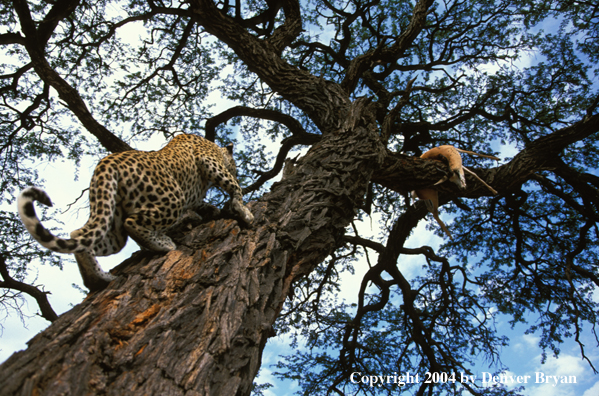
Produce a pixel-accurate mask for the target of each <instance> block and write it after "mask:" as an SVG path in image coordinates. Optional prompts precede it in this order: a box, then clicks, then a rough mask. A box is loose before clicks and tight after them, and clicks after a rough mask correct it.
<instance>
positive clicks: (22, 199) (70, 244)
mask: <svg viewBox="0 0 599 396" xmlns="http://www.w3.org/2000/svg"><path fill="white" fill-rule="evenodd" d="M34 201H38V202H40V203H42V204H44V205H46V206H52V201H50V197H49V196H48V194H46V192H45V191H44V190H42V189H39V188H37V187H29V188H26V189H25V190H23V191H21V193H20V194H19V197H18V198H17V207H18V209H19V216H20V217H21V221H22V222H23V224H24V225H25V228H27V231H29V233H30V234H31V236H32V237H33V238H34V239H35V240H36V241H38V242H39V243H40V244H41V245H42V246H43V247H45V248H47V249H50V250H53V251H55V252H58V253H79V252H83V251H84V250H86V248H87V247H86V246H85V245H84V244H82V243H81V241H79V240H78V239H62V238H59V237H57V236H54V235H52V233H51V232H50V231H48V230H47V229H46V228H45V227H44V226H43V225H42V223H41V221H40V219H38V217H37V214H36V213H35V208H34V206H33V202H34Z"/></svg>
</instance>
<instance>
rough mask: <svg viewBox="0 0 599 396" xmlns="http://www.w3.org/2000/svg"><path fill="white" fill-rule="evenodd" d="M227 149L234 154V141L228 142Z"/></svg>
mask: <svg viewBox="0 0 599 396" xmlns="http://www.w3.org/2000/svg"><path fill="white" fill-rule="evenodd" d="M226 148H227V151H228V152H229V154H231V155H233V143H229V144H227V147H226Z"/></svg>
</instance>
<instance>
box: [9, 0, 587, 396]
mask: <svg viewBox="0 0 599 396" xmlns="http://www.w3.org/2000/svg"><path fill="white" fill-rule="evenodd" d="M0 21H1V25H2V30H1V31H0V48H1V50H2V63H1V65H0V68H1V69H2V70H1V79H0V95H1V96H2V102H1V103H0V108H1V109H0V160H1V166H2V168H1V172H2V176H1V183H2V185H1V187H2V188H1V190H0V202H1V203H2V206H1V207H0V210H1V212H0V216H1V217H0V229H1V234H2V236H3V237H2V238H1V239H0V275H1V277H2V279H1V280H0V287H2V288H3V295H2V297H0V298H1V299H0V302H1V303H2V306H1V309H4V310H11V309H13V307H14V306H15V304H16V306H18V304H17V303H16V302H15V301H16V300H15V299H18V298H22V295H23V293H25V294H29V295H30V296H32V297H34V298H35V299H36V300H37V301H38V303H39V305H40V312H41V314H42V315H43V316H44V317H45V318H46V319H48V320H50V321H54V320H56V314H55V313H54V312H53V311H52V308H51V307H50V305H49V303H48V300H47V298H46V296H45V293H44V292H43V291H42V290H41V289H40V288H39V287H35V286H33V285H32V284H30V283H31V280H30V278H28V276H29V275H28V274H29V273H30V272H31V270H32V266H33V265H38V263H47V264H50V265H60V263H61V259H63V257H59V256H57V255H56V254H53V253H51V252H47V251H45V250H43V249H42V248H41V246H39V245H38V244H37V243H35V242H34V241H33V240H32V239H30V238H29V236H28V235H27V234H26V233H24V229H23V227H22V225H21V224H20V222H19V221H18V216H17V214H16V210H15V208H14V200H15V196H16V194H17V193H18V191H19V190H20V189H22V188H24V187H26V186H28V185H40V184H42V182H43V181H42V180H41V178H40V175H39V174H38V172H37V171H36V167H35V165H36V164H38V163H40V162H42V161H54V160H57V159H62V158H66V159H69V160H71V161H74V163H76V164H77V163H78V162H79V161H80V160H81V159H82V158H83V157H84V156H88V155H93V156H96V157H97V156H98V155H99V154H105V153H109V152H118V151H123V150H129V149H131V148H132V147H136V145H137V144H138V143H139V142H142V141H145V140H148V139H149V138H150V137H153V136H163V137H164V138H165V139H169V138H170V137H172V136H173V135H174V134H176V133H178V132H180V131H184V132H186V133H197V134H200V135H203V136H205V137H206V138H208V139H210V140H213V141H217V142H219V143H220V144H221V145H223V144H224V143H225V142H229V141H234V142H235V143H236V159H237V165H238V168H239V174H240V181H241V182H242V184H243V185H244V187H245V188H244V193H245V194H246V199H247V200H249V201H252V204H253V205H254V206H253V208H254V210H256V211H258V212H260V213H261V216H262V217H260V218H263V219H264V220H261V221H263V222H262V223H261V222H260V221H258V223H257V225H256V226H255V227H257V229H259V230H262V231H260V232H258V234H257V236H256V238H257V239H256V240H258V239H259V238H267V237H266V236H265V235H267V234H266V233H265V231H264V230H265V229H266V228H260V227H267V226H266V225H264V224H266V223H265V222H267V223H268V227H270V228H268V229H270V230H273V231H272V235H276V238H275V237H274V236H273V237H272V238H273V239H272V241H271V240H268V241H269V242H268V245H267V246H268V249H267V250H268V253H269V254H272V257H271V258H270V259H269V260H270V261H268V262H269V263H270V262H272V263H277V262H278V261H277V260H279V261H280V262H284V264H285V265H286V267H284V268H286V269H285V270H284V271H283V272H282V274H281V275H280V277H281V279H280V280H281V286H280V287H281V288H282V289H281V290H282V292H281V293H280V294H277V296H282V300H280V301H273V302H272V304H273V306H275V307H278V308H277V309H279V310H281V309H282V311H281V314H280V315H278V314H273V316H272V317H273V318H276V319H277V321H276V323H275V324H274V327H275V329H276V331H277V333H278V334H285V333H289V334H291V335H292V336H293V337H294V342H297V343H299V342H302V345H304V346H306V345H307V348H302V349H301V350H300V351H299V352H298V353H296V354H294V355H293V356H287V357H286V358H284V359H282V360H281V362H280V363H279V365H278V372H279V375H280V376H281V377H283V378H292V379H296V380H298V381H299V383H300V386H301V389H302V392H304V394H326V393H329V394H354V393H359V394H380V392H388V393H389V394H392V393H394V392H396V391H397V390H396V388H384V389H383V390H381V389H378V388H377V389H373V388H371V387H369V385H368V384H364V383H361V382H352V381H350V376H351V374H352V373H353V372H363V373H369V374H370V373H387V372H393V371H396V372H407V371H410V372H419V373H423V372H427V371H429V372H464V373H467V372H470V371H471V370H472V368H473V366H474V365H475V364H477V363H476V362H477V361H478V360H480V359H481V358H483V359H487V360H488V361H490V362H497V361H498V360H499V358H500V349H501V347H502V346H504V345H506V343H507V342H508V340H507V339H506V337H504V336H502V335H501V334H499V333H498V332H497V330H496V329H495V327H494V317H495V315H507V316H508V317H509V318H510V320H511V321H512V323H513V324H517V323H523V324H525V325H526V326H527V329H528V331H530V332H532V333H534V334H537V335H539V336H540V339H541V342H540V346H541V347H542V348H543V349H544V350H546V351H548V352H552V353H555V354H557V353H559V348H560V344H561V343H562V342H563V341H564V340H565V339H567V338H572V339H574V340H575V341H576V342H578V344H579V346H580V354H581V357H582V358H584V359H586V361H587V363H588V364H589V365H591V367H592V368H593V370H594V371H595V372H596V370H595V368H596V367H597V366H596V365H597V362H594V361H592V360H591V358H590V355H589V353H588V350H589V348H594V347H596V346H599V337H598V335H597V332H596V328H595V324H596V323H597V321H598V318H597V312H598V308H599V306H598V303H597V298H596V296H597V294H596V293H597V287H598V286H599V271H598V267H597V259H596V257H597V254H598V253H599V249H598V242H599V229H598V228H597V221H598V220H599V190H598V189H599V176H597V169H598V161H599V154H598V153H597V148H598V142H597V139H598V138H599V134H598V133H597V132H598V131H599V114H597V113H598V111H597V110H598V106H599V84H598V73H599V3H597V2H592V1H572V0H568V1H566V0H556V1H553V2H546V1H532V0H531V1H521V0H507V1H500V2H499V1H478V0H477V1H472V0H448V1H437V2H434V1H432V0H418V1H399V0H372V1H356V0H306V1H302V2H300V1H297V0H264V1H259V0H248V1H241V0H235V1H228V0H227V1H210V0H190V1H185V2H176V1H168V0H166V1H159V0H147V1H144V0H123V1H120V0H101V1H95V2H84V1H80V0H53V1H46V0H36V1H27V0H13V1H2V2H1V3H0ZM221 98H222V99H226V100H227V103H231V106H230V108H229V109H227V110H225V111H219V112H215V111H214V110H213V108H214V102H215V101H216V100H219V99H221ZM273 145H274V147H276V148H277V149H278V151H277V152H275V153H271V152H269V148H268V147H273ZM440 145H453V146H455V147H458V148H460V149H464V150H469V151H473V152H477V153H485V154H493V155H499V156H500V157H502V161H501V162H500V163H497V162H494V161H492V160H489V159H481V158H476V157H469V156H468V155H463V160H464V164H465V165H466V166H467V167H468V168H470V169H472V170H473V171H474V172H475V173H476V174H477V175H478V177H480V178H481V179H482V180H484V181H485V182H486V183H488V184H489V185H491V186H492V187H493V189H495V190H496V191H497V194H493V193H492V192H491V191H490V190H489V189H488V188H487V187H485V186H484V185H483V184H482V183H480V182H479V181H477V180H476V178H474V177H472V176H469V175H467V184H466V188H465V189H460V188H458V187H457V186H455V185H454V184H453V183H449V182H445V183H441V184H438V185H436V186H434V188H435V189H436V190H437V191H438V192H439V201H440V205H441V207H442V210H441V212H442V213H441V215H442V217H444V218H445V219H446V221H447V223H448V225H449V228H450V229H451V232H452V234H453V239H451V240H450V239H446V240H445V242H444V243H443V245H442V246H441V248H440V249H438V250H437V251H435V250H434V249H432V248H430V247H428V246H421V247H408V245H406V241H407V239H408V237H409V236H410V235H411V234H412V233H413V231H414V229H415V227H416V226H417V225H418V224H419V223H420V222H422V221H427V219H430V216H429V215H428V211H427V207H426V205H425V204H424V202H421V201H416V200H414V199H413V198H411V196H410V192H411V191H413V190H418V189H422V188H429V187H431V186H433V185H434V183H435V182H437V181H438V180H439V179H441V178H443V177H444V176H446V175H447V173H448V168H447V165H446V164H445V163H443V162H439V161H434V160H426V159H421V158H419V157H420V155H422V154H423V153H424V152H425V151H427V150H428V149H430V148H432V147H436V146H440ZM157 148H158V147H157ZM298 150H302V151H298ZM74 195H78V192H77V194H74ZM220 198H221V197H220V196H218V195H216V196H215V197H214V200H215V202H219V201H220ZM252 204H250V205H252ZM260 205H264V206H260ZM258 207H259V208H261V209H256V208H258ZM368 217H370V218H372V219H376V221H377V223H378V224H379V225H380V232H379V233H378V235H374V236H372V235H361V234H360V233H358V231H357V228H356V227H355V224H354V222H355V221H358V220H362V219H367V218H368ZM450 219H452V220H451V221H449V220H450ZM429 229H430V230H431V232H436V233H438V234H439V235H442V234H441V231H440V229H438V227H437V226H436V224H435V225H434V227H432V228H429ZM65 231H66V230H65ZM69 231H70V230H69ZM245 232H248V233H249V232H253V231H251V230H250V231H245ZM268 238H270V237H268ZM268 238H267V239H268ZM275 239H276V242H275ZM257 245H258V246H262V245H261V244H260V243H257ZM265 246H266V242H265ZM273 246H276V248H273ZM273 249H274V250H273ZM277 249H279V250H280V251H281V252H283V251H284V252H285V253H284V254H283V253H280V254H278V253H277V254H275V253H272V252H274V251H276V250H277ZM407 256H421V257H422V258H423V259H422V262H423V263H425V264H424V265H423V268H422V271H421V272H420V275H418V276H416V277H408V276H406V274H405V271H403V270H402V266H401V263H402V260H404V259H405V258H406V257H407ZM360 260H361V261H360ZM365 263H367V264H365ZM263 265H266V264H263ZM273 265H274V264H273ZM356 265H369V269H368V271H367V272H366V275H365V276H364V278H363V279H362V281H361V285H360V288H359V290H356V298H357V304H355V305H351V304H347V303H346V302H345V301H342V300H340V299H339V298H338V296H337V294H338V291H339V288H340V279H341V277H342V275H343V274H344V273H346V272H349V273H352V272H353V271H354V268H355V266H356ZM39 281H41V282H43V279H40V280H39ZM285 296H288V298H287V299H286V300H285ZM275 311H276V309H275ZM277 312H278V311H277ZM531 315H532V316H533V317H535V318H536V319H535V321H534V322H530V323H529V322H528V321H529V318H530V317H531ZM584 331H590V332H591V333H592V334H593V337H594V340H595V342H596V343H597V344H596V345H584V343H583V342H582V341H581V339H580V337H581V335H582V333H583V332H584ZM264 343H265V339H264V340H262V341H260V342H258V344H260V345H261V348H263V346H264V345H263V344H264ZM294 345H295V344H294ZM260 353H261V349H260ZM258 360H259V358H258ZM258 366H259V365H258ZM252 367H254V366H252ZM252 370H253V368H252ZM252 370H250V373H249V374H248V376H249V377H250V380H251V378H253V376H254V375H255V374H256V373H255V372H253V371H252ZM302 372H303V373H304V375H299V374H298V373H302ZM305 373H310V375H305ZM404 388H405V389H408V390H409V391H410V392H412V393H414V394H425V392H428V391H429V390H430V391H431V392H432V393H428V394H441V393H443V392H446V391H447V392H455V393H456V394H461V393H462V392H463V393H464V394H480V393H481V392H486V393H485V394H494V393H497V394H511V393H516V392H517V390H511V391H510V390H506V389H504V388H488V389H480V388H478V387H477V386H476V385H473V384H461V385H460V384H459V383H451V382H448V383H444V384H434V386H433V384H424V383H419V384H406V386H405V387H404ZM239 389H241V390H237V392H239V394H243V393H245V389H246V388H244V387H243V386H241V387H240V388H239Z"/></svg>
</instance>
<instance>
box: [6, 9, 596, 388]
mask: <svg viewBox="0 0 599 396" xmlns="http://www.w3.org/2000/svg"><path fill="white" fill-rule="evenodd" d="M14 3H15V7H16V9H17V12H18V14H19V19H20V21H21V25H22V30H23V33H24V34H25V36H26V37H20V36H19V37H13V39H14V40H15V41H21V40H22V41H23V43H24V45H25V46H26V47H27V51H28V52H29V54H30V55H31V57H32V58H34V59H36V58H40V59H41V60H36V61H35V62H33V67H34V68H35V70H36V72H37V73H38V74H39V75H40V77H41V78H42V79H43V80H44V82H45V83H46V84H47V85H50V86H53V87H54V88H55V89H56V90H57V91H58V92H59V94H60V96H61V98H62V99H63V100H65V102H66V103H68V104H69V107H70V108H71V110H72V111H73V113H74V114H76V115H77V116H78V117H79V119H80V121H81V122H82V124H83V125H85V126H86V127H87V128H88V129H89V130H90V131H92V133H94V131H95V133H96V136H98V138H99V139H100V141H103V140H102V139H101V136H103V132H104V130H103V129H102V128H103V127H102V126H101V125H99V124H97V123H94V120H93V117H91V115H89V111H88V110H87V108H86V107H85V105H84V103H83V102H82V101H81V100H80V97H79V96H78V95H75V93H76V92H72V91H70V90H69V87H68V86H67V85H65V84H63V80H62V79H59V78H58V77H59V76H58V74H56V73H54V72H53V71H52V70H51V69H50V68H49V66H48V64H47V62H46V63H44V61H43V60H44V59H43V58H44V56H43V53H41V52H42V51H41V50H42V48H43V46H42V45H41V44H39V42H38V44H36V40H40V39H41V40H42V41H41V43H44V42H45V41H44V40H47V35H44V34H42V33H43V29H41V28H44V26H50V27H51V25H43V24H42V25H40V26H38V27H37V28H36V26H35V23H34V22H33V20H32V18H31V17H30V15H29V10H28V9H27V7H26V3H25V2H23V1H22V0H17V1H15V2H14ZM60 3H62V4H67V3H68V4H71V5H73V6H75V5H76V4H78V2H77V1H76V0H71V1H66V0H65V1H62V2H60ZM150 3H151V5H150V6H151V8H152V12H157V13H158V12H161V13H164V14H175V15H180V16H184V17H188V18H190V19H192V20H193V21H194V22H197V23H199V24H201V25H202V26H203V28H204V29H205V30H206V31H207V32H209V33H211V34H213V35H214V36H216V37H217V38H219V39H220V40H221V41H222V42H224V43H226V44H227V45H229V46H230V47H231V48H232V49H233V50H234V51H235V52H236V54H237V55H238V56H239V58H240V59H241V60H243V61H244V63H246V64H247V65H248V67H249V68H250V70H251V71H253V72H255V73H256V74H257V75H258V76H259V77H260V79H261V80H262V81H264V82H265V83H266V84H268V85H269V86H270V87H271V88H272V89H273V91H275V92H277V93H278V94H280V95H281V96H282V97H284V98H285V99H287V100H288V101H289V102H290V103H293V104H294V105H295V106H297V107H298V108H300V109H301V110H302V111H303V112H304V113H305V114H306V115H307V116H308V117H310V119H311V120H312V121H313V122H314V124H315V125H316V126H317V127H318V128H319V129H320V131H321V132H322V136H321V138H320V140H319V141H318V142H317V143H315V144H314V145H313V146H312V147H311V149H310V151H309V152H308V153H307V155H306V156H304V157H302V158H301V159H299V160H298V162H297V163H296V165H295V166H294V167H293V168H291V169H286V172H285V176H284V178H283V179H282V180H281V182H279V183H276V184H275V185H274V186H273V187H272V189H271V191H270V192H269V193H268V194H266V195H265V196H263V197H262V198H261V199H260V200H259V201H256V202H252V203H251V204H250V208H251V210H252V212H253V214H254V216H255V222H254V224H253V225H252V227H251V228H240V227H239V226H238V224H237V222H236V221H235V220H230V219H220V220H215V221H211V222H207V223H204V224H202V225H200V226H198V227H196V228H194V229H193V230H191V231H190V232H189V233H188V234H187V235H185V236H183V237H181V238H180V239H178V240H176V241H177V242H178V244H179V246H180V247H179V249H178V250H176V251H173V252H170V253H168V254H166V255H164V256H161V255H154V256H148V255H147V254H143V253H139V254H136V255H134V256H133V257H132V258H131V259H129V260H127V261H126V262H125V263H123V264H122V265H121V266H119V267H118V268H117V269H115V270H114V271H113V272H114V274H115V275H117V279H116V280H115V281H114V282H112V283H111V284H110V285H109V287H108V288H107V289H105V290H103V291H101V292H95V293H91V294H90V295H89V296H88V297H87V298H86V299H85V300H84V301H83V302H82V303H81V304H79V305H77V306H76V307H75V308H73V309H72V310H71V311H69V312H67V313H65V314H63V315H62V316H60V317H59V318H58V319H56V320H55V321H54V322H53V323H52V325H51V326H50V327H49V328H48V329H47V330H45V331H44V332H42V333H40V334H39V335H38V336H36V337H35V338H34V339H32V340H31V341H30V343H29V348H28V349H27V350H26V351H21V352H18V353H16V354H14V355H13V356H12V357H10V358H9V359H8V360H7V361H6V362H5V363H4V364H3V365H2V366H0V370H1V372H2V375H1V376H0V395H58V394H60V395H82V394H106V395H123V394H160V395H249V393H250V390H251V386H252V381H253V378H254V376H255V375H256V373H257V371H258V369H259V367H260V361H261V355H262V350H263V348H264V345H265V344H266V341H267V339H268V337H270V336H272V335H273V330H272V326H273V323H274V321H275V320H276V318H277V316H278V314H279V312H280V310H281V308H282V306H283V303H284V301H285V299H286V298H287V297H288V296H290V295H291V293H292V285H293V282H294V281H295V280H296V279H298V278H299V277H301V276H303V275H305V274H308V273H309V272H310V271H312V270H313V269H314V267H315V266H316V265H317V264H318V263H320V262H321V261H322V260H324V259H325V258H326V257H327V256H328V255H329V254H330V253H332V252H333V251H334V250H335V249H336V248H338V247H340V246H341V245H343V244H344V243H345V242H346V239H344V238H343V234H344V229H345V227H346V226H347V225H348V224H349V223H350V221H351V220H352V219H353V218H354V216H355V214H356V211H357V210H358V209H359V208H360V207H361V206H362V204H363V202H362V201H363V198H364V196H365V193H366V191H367V187H368V184H369V183H370V182H375V183H379V184H381V185H383V186H385V187H388V188H391V189H393V190H395V191H398V192H402V193H405V192H407V191H409V190H411V189H416V188H419V187H424V186H430V185H431V184H432V183H434V182H435V181H437V180H439V179H440V178H441V176H443V174H444V167H443V166H442V165H440V164H438V163H435V161H426V160H420V159H414V158H408V157H406V156H403V155H401V154H394V153H389V152H388V151H387V150H386V148H385V144H384V142H383V140H384V138H385V136H386V135H387V132H384V133H381V131H380V130H378V126H379V125H385V123H384V122H382V123H377V121H376V117H377V114H378V113H379V112H380V110H381V108H385V107H386V105H384V104H381V103H379V104H375V103H371V102H370V101H369V100H367V99H358V100H356V101H354V102H350V99H349V98H350V92H351V90H352V87H353V86H354V85H355V82H356V79H357V78H358V77H357V76H358V75H359V74H360V71H361V70H362V69H363V66H364V65H365V64H366V62H373V61H375V60H377V59H380V58H381V57H388V56H391V57H392V58H393V57H398V56H400V55H401V53H402V51H403V48H404V46H405V45H406V44H404V43H405V42H406V40H407V41H408V42H409V41H410V40H411V39H413V38H414V37H415V35H417V33H418V31H419V29H420V28H421V27H422V24H423V20H424V16H425V14H426V13H425V11H426V9H427V8H428V7H429V6H430V4H431V3H432V2H431V1H429V0H421V1H419V2H418V6H417V7H416V8H415V11H414V17H413V18H412V21H411V22H410V24H409V26H408V29H406V33H405V35H403V36H402V37H401V40H398V41H397V43H398V44H397V46H394V47H393V48H392V51H391V54H388V53H386V52H384V53H381V52H373V53H371V54H368V56H366V57H362V58H356V59H355V60H354V61H353V62H354V63H353V64H352V65H349V67H348V68H349V69H350V70H351V71H352V72H351V73H349V74H348V79H347V80H346V81H344V83H343V84H334V83H332V82H327V81H325V80H324V79H322V78H318V77H315V76H313V75H311V74H309V73H308V72H307V71H303V70H300V69H298V68H296V67H293V66H292V65H290V64H288V63H287V62H285V61H284V60H283V59H282V58H281V56H280V53H281V51H282V50H283V49H284V48H285V46H287V45H289V43H290V42H291V41H292V40H293V39H294V38H295V37H296V35H297V34H298V33H299V31H300V30H301V20H300V19H299V3H298V2H295V1H289V0H288V1H283V2H281V3H280V4H282V5H281V7H282V8H283V10H284V13H285V23H284V24H282V25H280V26H279V27H277V29H275V31H274V32H273V34H272V35H271V36H270V37H269V38H268V39H265V40H261V39H258V38H257V37H255V36H252V35H251V34H249V33H248V32H247V30H246V29H244V28H243V26H241V25H239V24H237V23H235V21H234V20H233V19H232V18H231V17H228V16H227V15H226V14H224V13H222V12H220V11H219V10H218V9H217V8H216V7H215V5H214V3H213V2H211V1H207V0H192V1H191V2H190V4H191V10H182V9H170V8H164V9H163V8H160V7H158V6H157V5H156V4H155V3H153V2H150ZM57 4H58V3H57ZM65 12H66V11H65ZM57 15H58V14H57ZM59 16H60V15H58V16H57V18H58V17H59ZM50 20H51V18H49V21H50ZM52 20H53V19H52ZM48 23H49V22H48ZM50 27H49V28H50ZM40 29H41V30H40ZM376 57H379V58H376ZM367 77H368V76H366V77H365V78H367ZM407 91H409V90H407V89H406V92H407ZM387 117H388V118H387V120H386V121H392V114H390V115H389V116H387ZM598 126H599V117H598V116H593V117H590V118H589V119H587V120H585V121H584V122H582V123H579V124H575V125H573V126H572V127H571V128H564V129H563V130H561V131H557V132H556V133H555V134H551V135H549V136H547V137H546V138H541V139H538V140H537V141H536V142H533V143H532V144H531V146H530V147H528V148H527V149H526V150H523V151H522V152H521V154H519V155H518V156H516V158H514V160H512V161H511V162H510V163H509V164H506V165H503V166H501V167H498V168H494V169H491V170H487V171H478V172H479V174H480V175H482V177H483V179H485V180H486V181H487V182H489V183H491V184H493V186H494V187H495V188H496V189H497V190H499V191H507V190H509V188H511V186H513V185H517V183H521V181H522V180H527V179H528V178H531V177H534V174H535V172H536V171H538V170H542V169H547V168H548V167H560V166H561V165H560V164H559V163H555V162H552V156H554V157H555V155H556V153H557V152H558V151H559V150H561V149H563V147H565V146H566V145H568V144H571V143H572V142H573V141H574V140H573V139H575V140H580V139H582V138H583V137H584V136H589V135H590V134H591V133H593V132H596V131H597V129H598ZM207 129H208V126H207ZM103 144H104V145H105V147H108V146H110V147H113V148H112V149H111V150H113V151H118V150H122V149H126V148H127V146H124V145H122V144H120V143H118V142H116V143H115V142H112V143H111V142H107V141H105V140H104V141H103ZM568 171H569V170H568V169H567V168H566V167H565V166H563V169H562V172H563V173H564V174H565V175H567V174H568ZM468 184H469V186H473V187H470V188H469V189H468V190H467V191H465V192H457V191H455V190H454V187H451V185H450V183H446V185H445V184H444V185H442V186H439V189H440V190H441V191H442V193H443V194H445V195H444V196H443V197H442V200H445V201H447V200H448V199H450V198H451V197H452V196H458V195H461V196H469V197H473V196H480V195H488V194H489V193H488V191H487V190H486V189H484V188H483V187H482V186H477V184H476V183H475V182H471V179H469V180H468ZM415 211H416V212H417V213H410V215H411V216H413V219H416V220H417V219H419V218H420V217H422V216H424V214H425V211H424V210H421V209H418V210H415ZM416 220H414V221H416ZM410 229H411V228H410V227H406V228H405V230H400V229H398V230H397V232H396V234H398V235H400V234H401V235H400V236H402V235H403V234H407V232H408V231H409V230H410ZM392 253H393V252H391V251H389V256H392ZM386 257H387V256H386ZM387 258H388V260H387V261H388V262H390V263H394V260H393V257H390V258H389V257H387ZM408 286H409V285H408ZM408 292H409V290H408ZM408 292H406V293H405V294H406V295H409V293H408ZM408 303H409V301H408Z"/></svg>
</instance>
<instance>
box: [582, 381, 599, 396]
mask: <svg viewBox="0 0 599 396" xmlns="http://www.w3.org/2000/svg"><path fill="white" fill-rule="evenodd" d="M597 395H599V381H597V382H595V385H593V386H592V387H590V388H589V389H587V390H586V392H584V393H583V394H582V396H597Z"/></svg>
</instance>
